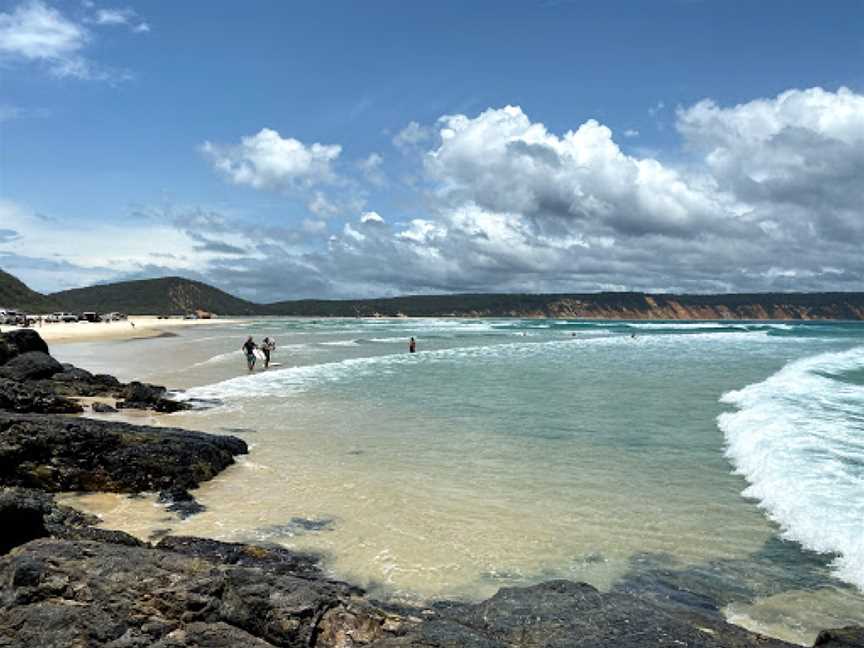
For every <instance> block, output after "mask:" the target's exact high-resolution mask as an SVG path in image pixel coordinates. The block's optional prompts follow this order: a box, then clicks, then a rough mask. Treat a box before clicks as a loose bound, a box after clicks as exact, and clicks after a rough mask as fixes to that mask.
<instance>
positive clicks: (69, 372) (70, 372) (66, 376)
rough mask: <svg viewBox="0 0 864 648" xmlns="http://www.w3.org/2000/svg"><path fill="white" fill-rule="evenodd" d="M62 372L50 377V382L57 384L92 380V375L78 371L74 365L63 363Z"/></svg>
mask: <svg viewBox="0 0 864 648" xmlns="http://www.w3.org/2000/svg"><path fill="white" fill-rule="evenodd" d="M62 367H63V371H61V372H60V373H56V374H54V375H53V376H51V380H57V381H59V382H90V381H92V380H93V374H92V373H90V372H89V371H87V370H86V369H80V368H78V367H76V366H75V365H71V364H69V363H65V362H64V363H63V365H62Z"/></svg>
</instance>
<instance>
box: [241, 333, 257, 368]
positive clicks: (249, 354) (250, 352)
mask: <svg viewBox="0 0 864 648" xmlns="http://www.w3.org/2000/svg"><path fill="white" fill-rule="evenodd" d="M257 348H258V345H257V344H255V341H254V340H253V339H252V336H251V335H250V336H249V338H248V339H247V340H246V341H245V342H244V343H243V346H242V347H240V349H241V350H242V351H243V353H245V354H246V364H247V365H249V371H254V370H255V349H257Z"/></svg>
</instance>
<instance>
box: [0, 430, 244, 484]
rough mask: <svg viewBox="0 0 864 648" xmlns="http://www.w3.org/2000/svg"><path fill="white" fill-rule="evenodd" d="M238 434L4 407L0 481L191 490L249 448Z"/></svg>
mask: <svg viewBox="0 0 864 648" xmlns="http://www.w3.org/2000/svg"><path fill="white" fill-rule="evenodd" d="M246 452H247V447H246V444H245V443H244V442H243V441H241V440H240V439H238V438H236V437H230V436H217V435H211V434H205V433H203V432H189V431H186V430H180V429H176V428H158V427H147V426H139V425H130V424H126V423H115V422H113V421H97V420H91V419H84V418H74V417H65V416H55V415H41V416H39V415H28V414H10V413H0V485H3V486H25V487H31V488H41V489H44V490H47V491H61V490H76V491H112V492H140V491H160V490H166V489H172V488H181V489H184V490H185V489H191V488H195V487H196V486H198V484H199V483H200V482H202V481H206V480H208V479H211V478H212V477H213V476H214V475H216V474H217V473H218V472H219V471H221V470H223V469H224V468H226V467H227V466H229V465H231V464H232V463H233V462H234V456H235V455H237V454H245V453H246Z"/></svg>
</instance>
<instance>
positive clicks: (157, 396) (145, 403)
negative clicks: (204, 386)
mask: <svg viewBox="0 0 864 648" xmlns="http://www.w3.org/2000/svg"><path fill="white" fill-rule="evenodd" d="M167 393H168V390H167V389H165V388H164V387H162V386H161V385H151V384H149V383H141V382H137V381H133V382H130V383H129V384H128V385H126V386H125V387H123V389H122V390H121V392H120V394H121V396H122V398H123V400H121V401H118V402H117V407H119V408H126V409H153V410H156V411H157V412H165V413H170V412H179V411H181V410H186V409H191V408H192V405H190V404H188V403H184V402H181V401H175V400H171V399H169V398H166V397H165V396H166V394H167Z"/></svg>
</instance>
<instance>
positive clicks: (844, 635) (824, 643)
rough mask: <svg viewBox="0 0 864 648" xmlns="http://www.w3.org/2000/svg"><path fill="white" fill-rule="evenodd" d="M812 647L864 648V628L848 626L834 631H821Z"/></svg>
mask: <svg viewBox="0 0 864 648" xmlns="http://www.w3.org/2000/svg"><path fill="white" fill-rule="evenodd" d="M813 645H814V646H819V647H820V648H864V628H861V627H859V626H848V627H846V628H838V629H836V630H823V631H822V632H820V633H819V636H818V637H816V643H815V644H813Z"/></svg>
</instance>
